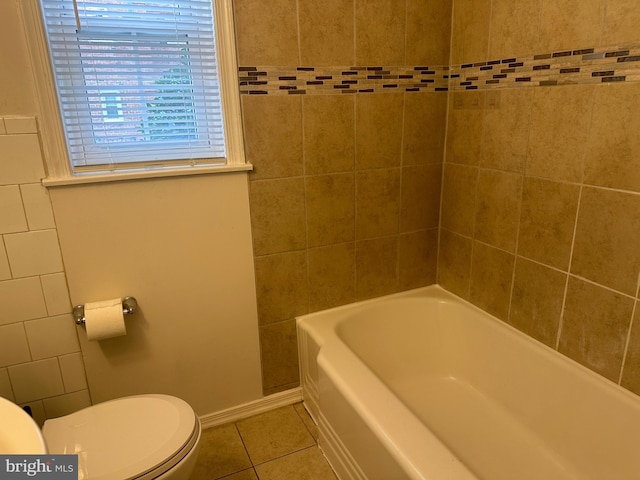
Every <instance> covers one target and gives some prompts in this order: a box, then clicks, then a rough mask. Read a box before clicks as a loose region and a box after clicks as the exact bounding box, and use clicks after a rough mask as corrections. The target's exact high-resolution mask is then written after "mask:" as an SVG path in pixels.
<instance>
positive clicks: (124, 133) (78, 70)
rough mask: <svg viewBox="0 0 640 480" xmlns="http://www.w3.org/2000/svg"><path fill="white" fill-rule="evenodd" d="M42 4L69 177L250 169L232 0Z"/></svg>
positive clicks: (52, 0)
mask: <svg viewBox="0 0 640 480" xmlns="http://www.w3.org/2000/svg"><path fill="white" fill-rule="evenodd" d="M40 3H41V8H42V19H43V23H44V33H45V35H46V39H47V45H48V52H49V59H50V64H51V71H52V73H53V80H54V83H55V89H56V94H57V103H58V107H59V110H60V121H61V126H62V129H63V132H64V138H65V140H66V153H67V161H68V162H69V166H70V174H71V175H87V174H89V175H91V174H94V175H95V174H96V173H100V172H114V171H116V172H121V171H131V170H137V171H139V170H156V169H164V168H167V167H171V168H173V167H179V168H185V167H186V168H187V169H188V168H190V167H202V166H228V165H230V164H231V165H233V164H235V165H244V156H243V155H242V153H243V152H242V148H239V147H238V140H237V139H236V140H233V141H232V142H230V141H229V138H230V137H233V136H238V135H239V131H240V126H239V114H238V112H239V98H238V92H237V81H236V80H235V72H236V67H235V52H234V51H233V41H229V39H230V38H231V39H232V38H233V35H232V34H231V35H229V33H230V32H232V28H231V26H230V25H229V23H230V22H231V18H232V16H231V15H230V8H231V6H230V0H224V1H218V0H40ZM225 8H226V10H225ZM217 17H222V19H223V20H224V22H223V21H222V20H221V19H220V18H217ZM225 19H226V20H225ZM225 22H226V24H225ZM219 30H224V31H225V32H226V35H227V37H226V39H225V38H222V42H220V40H221V35H220V31H219ZM220 43H222V44H223V46H224V49H226V51H224V52H223V51H222V48H217V47H220V45H219V44H220ZM221 58H222V60H223V61H222V62H221V61H220V60H221ZM225 59H226V60H225ZM221 72H222V74H221ZM225 72H226V75H227V77H226V78H225V75H223V74H224V73H225ZM231 144H232V145H231ZM230 150H231V152H230ZM230 153H233V154H235V156H234V158H231V157H230Z"/></svg>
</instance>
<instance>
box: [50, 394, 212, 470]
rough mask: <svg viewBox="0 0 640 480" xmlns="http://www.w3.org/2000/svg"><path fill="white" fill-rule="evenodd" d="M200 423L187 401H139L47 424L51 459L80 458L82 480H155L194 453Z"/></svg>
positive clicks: (116, 402) (168, 398) (138, 397)
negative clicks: (59, 456) (60, 456)
mask: <svg viewBox="0 0 640 480" xmlns="http://www.w3.org/2000/svg"><path fill="white" fill-rule="evenodd" d="M199 434H200V422H199V420H198V418H197V417H196V415H195V413H194V412H193V409H192V408H191V407H190V406H189V404H187V403H186V402H184V401H183V400H181V399H179V398H176V397H172V396H169V395H136V396H131V397H124V398H119V399H116V400H110V401H107V402H104V403H99V404H97V405H93V406H91V407H88V408H85V409H83V410H80V411H78V412H75V413H72V414H70V415H67V416H65V417H60V418H55V419H52V420H47V421H46V422H45V424H44V427H43V435H44V438H45V441H46V443H47V446H48V448H49V452H50V453H67V454H69V453H70V454H73V453H75V454H78V469H79V479H83V478H89V479H90V480H116V479H117V480H130V479H136V480H150V479H153V478H156V477H158V476H160V475H162V474H163V473H165V472H166V471H168V470H169V469H171V468H172V467H173V466H175V465H176V464H177V463H178V462H180V460H182V459H183V458H184V457H185V456H186V455H187V454H188V453H189V452H190V451H191V449H192V448H193V447H194V445H195V444H196V442H197V440H198V438H199Z"/></svg>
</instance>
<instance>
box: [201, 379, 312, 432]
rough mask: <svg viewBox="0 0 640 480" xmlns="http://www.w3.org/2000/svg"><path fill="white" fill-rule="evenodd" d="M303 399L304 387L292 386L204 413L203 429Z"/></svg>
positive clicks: (202, 417) (202, 419) (202, 418)
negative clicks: (246, 401)
mask: <svg viewBox="0 0 640 480" xmlns="http://www.w3.org/2000/svg"><path fill="white" fill-rule="evenodd" d="M301 401H302V389H301V388H300V387H298V388H292V389H291V390H285V391H284V392H278V393H274V394H273V395H269V396H267V397H263V398H260V399H258V400H254V401H252V402H249V403H245V404H242V405H238V406H237V407H231V408H227V409H225V410H221V411H219V412H215V413H209V414H207V415H202V416H201V417H200V423H201V424H202V428H203V429H206V428H211V427H216V426H218V425H224V424H225V423H231V422H236V421H238V420H242V419H243V418H247V417H251V416H253V415H257V414H259V413H264V412H268V411H269V410H273V409H276V408H279V407H284V406H286V405H291V404H293V403H296V402H301Z"/></svg>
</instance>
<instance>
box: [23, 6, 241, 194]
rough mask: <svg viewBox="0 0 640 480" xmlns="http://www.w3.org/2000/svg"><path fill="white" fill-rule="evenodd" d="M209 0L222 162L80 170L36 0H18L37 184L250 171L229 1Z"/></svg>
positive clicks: (171, 163) (178, 161) (46, 184)
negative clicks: (38, 148) (39, 153)
mask: <svg viewBox="0 0 640 480" xmlns="http://www.w3.org/2000/svg"><path fill="white" fill-rule="evenodd" d="M211 1H212V3H213V7H214V22H215V30H216V32H215V33H216V47H217V49H216V51H217V54H218V58H217V61H218V67H219V78H220V84H221V101H222V109H223V122H224V128H225V146H226V164H224V165H202V164H201V165H198V164H195V165H187V164H186V162H183V161H182V160H178V159H176V162H171V161H167V162H163V163H162V164H161V165H159V166H158V168H149V167H148V166H141V167H140V168H133V169H128V170H113V171H109V172H104V171H103V172H100V173H82V174H74V173H73V170H72V168H71V163H70V159H69V154H68V152H67V146H66V139H65V134H64V127H63V125H62V119H61V116H60V110H59V108H58V100H57V94H56V89H55V83H54V77H53V72H52V68H51V62H50V59H49V51H48V45H47V39H46V33H45V29H44V23H43V18H42V13H41V10H40V4H39V0H24V1H21V2H20V8H21V10H22V16H23V18H24V20H25V29H26V32H27V41H28V45H29V50H30V53H31V59H32V67H33V70H34V77H35V84H36V92H37V95H38V100H39V104H40V115H39V118H38V126H39V131H40V134H41V144H42V150H43V156H44V160H45V167H46V177H45V178H44V179H43V180H42V184H43V185H45V186H56V185H69V184H76V183H94V182H109V181H117V180H132V179H136V178H153V177H167V176H178V175H180V176H181V175H195V174H208V173H223V172H233V171H249V170H252V168H253V167H252V165H251V164H250V163H247V161H246V157H245V150H244V138H243V131H242V110H241V106H240V89H239V84H238V73H237V72H238V65H237V56H236V42H235V31H234V21H233V19H234V16H233V4H232V0H211Z"/></svg>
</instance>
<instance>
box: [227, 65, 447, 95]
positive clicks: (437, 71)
mask: <svg viewBox="0 0 640 480" xmlns="http://www.w3.org/2000/svg"><path fill="white" fill-rule="evenodd" d="M448 71H449V67H448V66H438V67H429V66H425V65H417V66H412V67H383V66H364V67H266V66H264V67H257V66H252V67H240V68H239V78H240V92H241V93H244V94H250V95H269V94H287V95H296V94H298V95H299V94H333V95H335V94H336V93H347V94H348V93H376V92H383V91H384V92H388V91H446V90H447V89H448V85H449V82H448Z"/></svg>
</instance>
